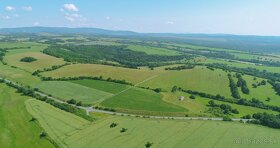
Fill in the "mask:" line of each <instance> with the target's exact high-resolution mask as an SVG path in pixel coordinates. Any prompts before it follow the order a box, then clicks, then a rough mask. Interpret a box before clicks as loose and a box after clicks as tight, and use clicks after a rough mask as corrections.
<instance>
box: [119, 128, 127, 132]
mask: <svg viewBox="0 0 280 148" xmlns="http://www.w3.org/2000/svg"><path fill="white" fill-rule="evenodd" d="M127 130H128V129H127V128H122V129H121V130H120V132H121V133H124V132H126V131H127Z"/></svg>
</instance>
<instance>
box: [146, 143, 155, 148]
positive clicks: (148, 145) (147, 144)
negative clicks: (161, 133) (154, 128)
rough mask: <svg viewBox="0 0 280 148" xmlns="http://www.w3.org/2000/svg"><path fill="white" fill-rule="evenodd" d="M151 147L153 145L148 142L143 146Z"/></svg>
mask: <svg viewBox="0 0 280 148" xmlns="http://www.w3.org/2000/svg"><path fill="white" fill-rule="evenodd" d="M152 145H153V143H152V142H149V141H148V142H147V143H146V144H145V147H146V148H150V147H151V146H152Z"/></svg>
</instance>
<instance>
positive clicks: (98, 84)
mask: <svg viewBox="0 0 280 148" xmlns="http://www.w3.org/2000/svg"><path fill="white" fill-rule="evenodd" d="M70 82H72V83H76V84H80V85H83V86H86V87H89V88H93V89H98V90H101V91H105V92H109V93H112V94H116V93H119V92H121V91H123V90H125V89H127V88H129V86H128V85H124V84H119V83H113V82H107V81H99V80H73V81H70Z"/></svg>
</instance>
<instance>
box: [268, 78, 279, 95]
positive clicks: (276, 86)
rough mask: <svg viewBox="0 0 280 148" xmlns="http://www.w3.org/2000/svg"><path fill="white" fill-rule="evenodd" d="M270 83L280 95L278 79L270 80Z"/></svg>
mask: <svg viewBox="0 0 280 148" xmlns="http://www.w3.org/2000/svg"><path fill="white" fill-rule="evenodd" d="M268 83H270V84H271V85H272V86H273V89H274V90H275V92H276V94H277V95H279V96H280V83H277V82H276V81H272V80H268Z"/></svg>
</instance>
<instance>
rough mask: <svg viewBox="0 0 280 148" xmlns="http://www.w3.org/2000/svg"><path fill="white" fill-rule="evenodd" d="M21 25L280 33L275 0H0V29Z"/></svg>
mask: <svg viewBox="0 0 280 148" xmlns="http://www.w3.org/2000/svg"><path fill="white" fill-rule="evenodd" d="M23 26H65V27H97V28H104V29H113V30H131V31H137V32H174V33H227V34H250V35H277V36H280V1H279V0H72V1H68V0H44V1H43V0H0V28H5V27H23Z"/></svg>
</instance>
